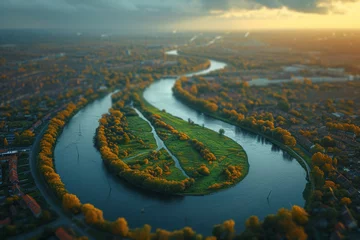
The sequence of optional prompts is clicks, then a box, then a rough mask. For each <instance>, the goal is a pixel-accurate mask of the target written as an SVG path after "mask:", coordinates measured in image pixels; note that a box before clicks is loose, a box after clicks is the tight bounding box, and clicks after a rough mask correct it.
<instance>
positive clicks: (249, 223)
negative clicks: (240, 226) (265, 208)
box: [245, 216, 261, 230]
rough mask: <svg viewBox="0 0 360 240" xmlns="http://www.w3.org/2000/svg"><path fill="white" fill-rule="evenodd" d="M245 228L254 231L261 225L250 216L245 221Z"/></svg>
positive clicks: (257, 219)
mask: <svg viewBox="0 0 360 240" xmlns="http://www.w3.org/2000/svg"><path fill="white" fill-rule="evenodd" d="M245 226H246V228H249V229H252V230H255V229H257V228H259V227H260V226H261V223H260V220H259V218H258V217H257V216H251V217H249V218H248V219H247V220H246V222H245Z"/></svg>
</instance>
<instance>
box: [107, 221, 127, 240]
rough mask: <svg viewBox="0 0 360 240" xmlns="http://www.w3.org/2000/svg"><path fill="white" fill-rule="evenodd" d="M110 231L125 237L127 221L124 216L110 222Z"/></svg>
mask: <svg viewBox="0 0 360 240" xmlns="http://www.w3.org/2000/svg"><path fill="white" fill-rule="evenodd" d="M111 230H112V233H113V234H115V235H120V236H121V237H126V236H127V235H128V232H129V227H128V223H127V222H126V220H125V218H118V219H116V221H114V222H113V223H112V224H111Z"/></svg>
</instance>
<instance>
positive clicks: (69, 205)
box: [62, 193, 81, 210]
mask: <svg viewBox="0 0 360 240" xmlns="http://www.w3.org/2000/svg"><path fill="white" fill-rule="evenodd" d="M62 204H63V208H64V209H65V210H74V209H75V208H80V206H81V202H80V200H79V198H78V197H77V196H76V195H74V194H70V193H65V194H64V196H63V199H62Z"/></svg>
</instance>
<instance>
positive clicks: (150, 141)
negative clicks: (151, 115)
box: [119, 116, 157, 162]
mask: <svg viewBox="0 0 360 240" xmlns="http://www.w3.org/2000/svg"><path fill="white" fill-rule="evenodd" d="M127 121H128V124H129V129H130V132H131V133H132V134H133V135H134V136H136V137H137V139H132V140H131V141H130V143H128V144H120V145H119V151H120V152H121V151H127V152H128V156H126V157H123V160H124V161H125V162H126V161H127V159H132V158H134V157H135V156H138V155H141V156H144V155H146V154H147V153H148V152H149V151H152V150H156V148H157V145H156V141H155V139H154V136H153V134H152V133H151V127H150V126H149V124H148V123H147V122H146V121H144V120H143V119H141V118H140V117H139V116H128V117H127ZM140 139H141V140H142V141H143V142H144V143H145V146H144V145H142V144H141V143H140V142H139V141H138V140H140ZM120 156H121V155H120Z"/></svg>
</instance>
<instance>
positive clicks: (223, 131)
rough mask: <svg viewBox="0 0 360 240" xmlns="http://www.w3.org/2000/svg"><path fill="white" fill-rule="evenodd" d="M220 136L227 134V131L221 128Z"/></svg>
mask: <svg viewBox="0 0 360 240" xmlns="http://www.w3.org/2000/svg"><path fill="white" fill-rule="evenodd" d="M219 134H220V136H223V135H224V134H225V130H224V129H223V128H220V130H219Z"/></svg>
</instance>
